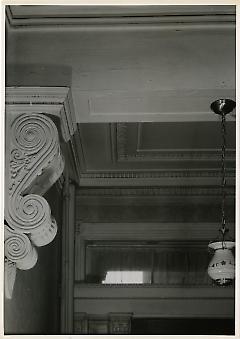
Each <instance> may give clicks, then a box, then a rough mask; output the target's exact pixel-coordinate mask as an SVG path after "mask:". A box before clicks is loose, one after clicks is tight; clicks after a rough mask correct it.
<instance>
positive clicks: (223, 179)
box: [221, 113, 226, 234]
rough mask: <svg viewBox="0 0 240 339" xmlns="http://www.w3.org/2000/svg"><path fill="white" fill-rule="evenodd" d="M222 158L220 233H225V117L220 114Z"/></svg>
mask: <svg viewBox="0 0 240 339" xmlns="http://www.w3.org/2000/svg"><path fill="white" fill-rule="evenodd" d="M221 125H222V128H221V130H222V157H221V169H222V184H221V188H222V230H221V231H222V233H223V234H224V233H225V231H226V228H225V226H226V219H225V200H226V165H225V160H226V159H225V158H226V116H225V114H224V113H222V122H221Z"/></svg>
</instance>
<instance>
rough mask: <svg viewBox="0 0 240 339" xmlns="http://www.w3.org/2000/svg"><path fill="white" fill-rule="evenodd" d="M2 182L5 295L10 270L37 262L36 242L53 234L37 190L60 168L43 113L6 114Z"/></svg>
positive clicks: (43, 189)
mask: <svg viewBox="0 0 240 339" xmlns="http://www.w3.org/2000/svg"><path fill="white" fill-rule="evenodd" d="M6 138H7V140H6V148H7V150H6V172H5V173H6V181H5V184H6V186H5V220H6V223H7V225H6V226H5V234H4V237H5V256H6V260H7V262H6V266H5V267H6V278H9V279H11V280H10V281H9V283H7V282H6V281H5V283H6V284H8V285H9V286H10V287H9V288H8V292H7V294H6V296H7V297H11V292H12V290H13V284H14V282H13V280H12V279H13V278H14V279H15V274H14V273H13V269H14V266H13V265H11V263H15V266H16V268H18V269H21V270H27V269H30V268H32V267H33V266H34V265H35V264H36V262H37V250H36V247H39V246H45V245H47V244H49V243H50V242H51V241H52V240H53V239H54V237H55V235H56V233H57V224H56V221H55V219H54V217H53V216H52V215H51V210H50V207H49V204H48V202H47V201H46V199H45V198H43V196H42V195H43V194H44V193H45V192H46V191H47V190H48V189H49V188H50V187H51V186H52V185H53V184H54V183H55V182H56V181H57V180H58V178H59V177H60V176H61V174H62V172H63V168H64V159H63V156H62V154H61V150H60V144H59V138H58V131H57V128H56V126H55V124H54V123H53V121H52V120H51V119H50V118H49V117H47V116H45V115H43V114H37V113H32V114H18V115H17V114H9V112H8V114H7V128H6Z"/></svg>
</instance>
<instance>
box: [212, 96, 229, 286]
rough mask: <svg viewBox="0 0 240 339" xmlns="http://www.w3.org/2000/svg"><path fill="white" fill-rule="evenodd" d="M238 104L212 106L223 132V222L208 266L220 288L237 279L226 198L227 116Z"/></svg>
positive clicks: (223, 101)
mask: <svg viewBox="0 0 240 339" xmlns="http://www.w3.org/2000/svg"><path fill="white" fill-rule="evenodd" d="M235 106H236V104H235V102H234V101H233V100H231V99H219V100H216V101H214V102H213V103H212V104H211V109H212V111H213V112H214V113H216V114H219V115H221V117H222V119H221V132H222V155H221V174H222V180H221V193H222V208H221V212H222V220H221V228H220V230H219V237H218V239H216V240H214V241H212V242H210V243H209V245H208V247H209V249H210V250H211V251H214V255H213V257H212V259H211V261H210V263H209V266H208V274H209V276H210V277H211V278H212V279H213V281H214V282H215V283H216V284H217V285H220V286H226V285H230V284H232V283H233V281H234V278H235V260H234V256H233V253H232V249H233V248H234V246H235V242H234V241H233V240H231V239H230V238H229V237H228V236H227V233H228V231H229V230H228V229H227V228H226V218H225V196H226V178H225V177H226V166H225V154H226V126H225V123H226V114H228V113H230V112H232V110H233V109H234V108H235Z"/></svg>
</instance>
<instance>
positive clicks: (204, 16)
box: [7, 5, 235, 29]
mask: <svg viewBox="0 0 240 339" xmlns="http://www.w3.org/2000/svg"><path fill="white" fill-rule="evenodd" d="M14 7H15V8H14ZM16 7H17V6H7V12H8V16H9V21H10V25H11V27H12V28H17V29H20V28H23V29H24V28H25V29H26V28H28V29H30V28H34V27H41V28H54V27H59V25H61V26H62V27H78V28H84V29H87V28H95V29H96V28H98V29H99V28H100V27H103V28H104V29H109V28H110V29H113V28H115V27H127V28H128V29H132V28H134V29H139V28H144V29H146V28H149V27H150V28H153V29H176V28H180V27H181V28H184V29H196V28H197V29H206V28H208V29H209V28H210V29H211V28H214V29H216V28H219V27H224V28H230V29H234V27H235V11H234V6H221V8H219V6H211V8H209V6H208V7H206V6H198V8H196V7H195V6H194V8H191V6H64V7H66V8H65V9H64V10H63V8H62V6H26V5H25V6H24V8H16ZM22 7H23V6H22Z"/></svg>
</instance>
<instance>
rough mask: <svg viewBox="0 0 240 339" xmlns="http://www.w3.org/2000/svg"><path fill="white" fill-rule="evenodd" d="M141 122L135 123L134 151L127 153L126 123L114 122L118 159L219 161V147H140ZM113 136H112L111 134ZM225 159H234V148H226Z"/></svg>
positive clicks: (131, 160)
mask: <svg viewBox="0 0 240 339" xmlns="http://www.w3.org/2000/svg"><path fill="white" fill-rule="evenodd" d="M142 126H143V123H138V124H137V136H136V141H135V152H133V153H128V149H127V145H128V143H129V140H128V128H129V126H128V124H127V123H117V124H116V136H115V137H116V149H117V151H116V152H117V160H118V161H130V162H133V161H178V162H179V161H209V160H211V161H219V159H220V156H221V149H220V148H219V149H209V148H206V149H198V148H192V149H178V148H175V149H164V148H158V149H141V138H142V133H143V128H142ZM113 138H114V136H113ZM226 160H228V161H232V162H234V161H235V149H227V150H226Z"/></svg>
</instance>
